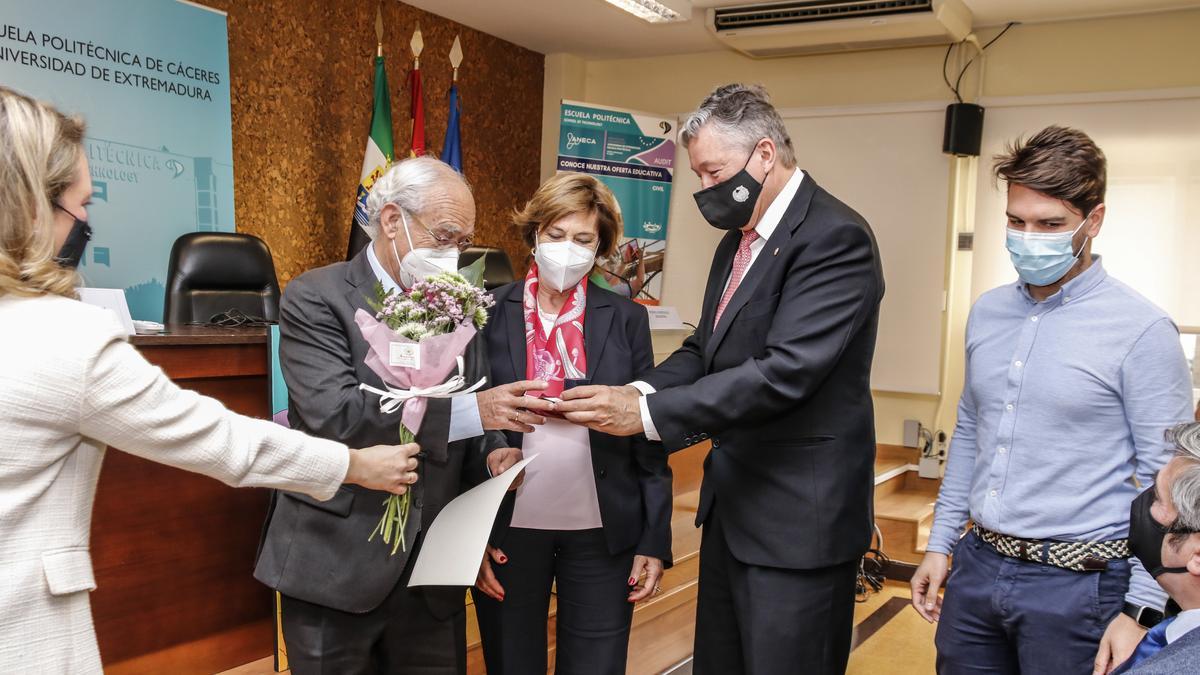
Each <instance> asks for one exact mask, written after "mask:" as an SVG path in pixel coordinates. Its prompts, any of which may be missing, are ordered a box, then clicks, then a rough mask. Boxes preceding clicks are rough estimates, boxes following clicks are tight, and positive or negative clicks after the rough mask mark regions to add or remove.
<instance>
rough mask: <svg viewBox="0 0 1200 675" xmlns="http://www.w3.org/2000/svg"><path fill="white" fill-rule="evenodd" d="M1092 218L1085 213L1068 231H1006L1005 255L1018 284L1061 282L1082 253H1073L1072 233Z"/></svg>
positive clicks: (1080, 248)
mask: <svg viewBox="0 0 1200 675" xmlns="http://www.w3.org/2000/svg"><path fill="white" fill-rule="evenodd" d="M1091 217H1092V212H1088V214H1087V215H1086V216H1084V217H1083V222H1081V223H1079V227H1076V228H1075V229H1074V230H1072V231H1070V232H1025V231H1022V230H1014V229H1012V228H1011V227H1010V228H1008V254H1009V257H1010V258H1012V264H1013V267H1015V268H1017V275H1018V276H1020V277H1021V281H1024V282H1025V283H1027V284H1029V285H1030V286H1049V285H1050V284H1053V283H1054V282H1056V281H1058V280H1059V279H1062V278H1063V277H1064V276H1066V274H1067V272H1068V271H1070V269H1071V267H1073V266H1074V265H1075V261H1076V260H1078V259H1079V256H1080V255H1081V254H1082V253H1083V248H1084V246H1086V245H1087V242H1086V241H1085V242H1084V246H1080V247H1079V250H1078V251H1076V250H1074V246H1073V245H1072V242H1073V241H1074V239H1075V233H1076V232H1078V231H1079V229H1080V228H1081V227H1083V226H1084V224H1085V223H1087V221H1088V219H1089V218H1091Z"/></svg>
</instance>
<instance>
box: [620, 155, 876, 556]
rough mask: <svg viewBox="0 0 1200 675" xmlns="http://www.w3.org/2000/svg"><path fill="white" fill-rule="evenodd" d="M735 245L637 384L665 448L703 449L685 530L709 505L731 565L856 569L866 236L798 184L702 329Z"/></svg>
mask: <svg viewBox="0 0 1200 675" xmlns="http://www.w3.org/2000/svg"><path fill="white" fill-rule="evenodd" d="M740 239H741V233H740V232H738V231H733V232H730V233H729V234H727V235H726V236H725V238H724V239H722V240H721V243H720V245H718V247H717V251H716V254H715V255H714V256H713V262H712V269H711V271H710V272H709V276H708V285H707V288H706V291H705V296H704V307H703V312H702V314H701V318H700V328H699V330H697V331H696V333H695V334H693V335H692V336H691V337H689V338H688V339H687V340H686V341H685V342H684V343H683V346H682V347H680V348H679V349H678V350H677V351H676V352H675V353H674V354H672V355H671V356H670V357H669V358H668V359H667V360H666V361H664V362H663V363H662V365H660V366H659V367H658V368H655V369H654V370H653V371H652V372H650V373H648V374H647V375H646V376H645V377H644V378H643V379H644V380H645V381H646V382H648V383H649V384H650V385H652V386H654V387H655V388H656V389H657V390H658V391H657V393H654V394H651V395H650V396H649V397H648V398H647V405H648V406H649V409H650V417H651V419H652V420H653V422H654V426H655V427H656V428H657V430H658V432H659V434H660V435H661V436H662V439H663V442H664V444H665V445H666V447H667V449H668V450H669V451H676V450H680V449H682V448H686V447H688V446H691V445H694V444H696V443H699V442H701V441H704V440H711V441H712V446H713V449H712V451H711V452H710V453H709V455H708V457H707V458H706V460H705V464H704V467H705V471H704V483H703V486H702V488H701V493H700V507H699V511H698V513H697V518H696V523H697V525H699V524H702V523H703V522H704V521H705V520H706V519H707V518H708V515H709V513H710V511H711V510H712V508H713V505H714V502H715V503H716V504H717V505H718V508H720V513H721V519H722V522H724V524H725V528H724V529H725V531H726V533H727V540H728V545H729V548H730V551H731V552H732V553H733V555H734V556H735V557H737V559H738V560H740V561H742V562H744V563H747V564H752V565H764V566H770V567H781V568H789V569H813V568H819V567H827V566H830V565H834V564H837V563H842V562H846V561H849V560H853V559H856V558H858V557H859V556H861V555H862V554H863V553H864V552H865V550H866V548H867V546H868V544H869V542H870V538H871V531H872V529H871V528H872V520H873V515H872V510H873V509H872V493H873V490H874V468H873V467H874V461H875V421H874V413H873V410H872V404H871V391H870V374H871V358H872V355H873V353H874V350H875V333H876V329H877V325H878V319H879V302H880V300H881V299H882V297H883V285H884V284H883V271H882V267H881V265H880V262H879V252H878V249H877V248H876V245H875V238H874V235H873V234H872V232H871V228H870V227H869V226H868V225H867V223H866V221H865V220H863V218H862V216H860V215H859V214H857V213H855V212H854V211H853V210H852V209H851V208H850V207H848V206H846V205H845V204H843V203H842V202H840V201H838V200H837V199H836V198H834V197H833V196H832V195H830V194H829V193H828V192H826V191H825V190H823V189H821V187H820V186H818V185H817V183H816V181H815V180H813V178H812V176H808V175H806V176H805V177H804V180H803V182H802V183H801V185H800V188H799V190H798V191H797V193H796V195H795V197H794V198H793V199H792V202H791V204H790V205H789V206H788V207H787V212H786V213H785V214H784V216H783V218H782V220H781V221H780V223H779V226H778V227H777V228H776V229H775V232H774V233H773V234H772V236H771V238H770V239H769V240H768V241H767V242H766V246H765V248H764V249H763V250H762V252H761V253H760V254H759V256H758V258H757V259H756V260H755V261H754V264H753V265H752V266H751V267H750V270H749V271H748V272H747V273H746V277H745V279H743V281H742V283H741V285H740V286H739V287H738V289H737V292H735V293H734V295H733V297H732V299H731V300H730V302H729V305H728V306H727V307H726V309H725V313H724V315H723V316H722V317H721V323H720V325H718V326H717V327H716V330H715V331H714V330H713V317H714V316H715V314H716V308H717V303H718V301H719V299H720V296H721V294H722V293H723V291H724V288H725V284H726V280H727V279H728V278H729V275H730V271H731V270H732V265H733V257H734V253H735V252H736V251H737V247H738V243H739V241H740Z"/></svg>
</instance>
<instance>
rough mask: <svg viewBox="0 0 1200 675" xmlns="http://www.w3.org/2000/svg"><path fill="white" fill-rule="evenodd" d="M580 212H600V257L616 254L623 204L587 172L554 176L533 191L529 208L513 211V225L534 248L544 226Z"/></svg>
mask: <svg viewBox="0 0 1200 675" xmlns="http://www.w3.org/2000/svg"><path fill="white" fill-rule="evenodd" d="M576 213H588V214H591V213H595V214H596V228H597V229H598V230H599V235H600V247H599V248H598V249H596V257H598V258H602V257H604V256H606V255H610V254H612V252H613V251H615V250H616V248H617V239H619V238H620V237H621V232H622V225H621V207H620V206H619V205H618V204H617V198H616V197H614V196H613V193H612V190H609V189H608V186H607V185H605V184H604V183H601V182H600V180H599V179H597V178H596V177H595V176H589V175H587V174H584V173H559V174H555V175H553V176H551V177H550V179H549V180H547V181H546V182H545V183H542V185H541V187H539V188H538V189H537V192H534V193H533V197H532V198H530V200H529V202H527V203H526V204H525V208H523V209H521V210H519V211H516V212H514V213H513V225H516V226H517V229H519V230H520V231H521V239H522V240H523V241H524V242H525V244H526V245H528V246H529V247H530V248H533V246H534V245H535V244H536V243H537V236H538V233H539V232H541V231H542V229H543V228H545V227H546V226H548V225H550V224H551V223H554V222H557V221H559V220H562V219H563V218H566V217H567V216H570V215H572V214H576Z"/></svg>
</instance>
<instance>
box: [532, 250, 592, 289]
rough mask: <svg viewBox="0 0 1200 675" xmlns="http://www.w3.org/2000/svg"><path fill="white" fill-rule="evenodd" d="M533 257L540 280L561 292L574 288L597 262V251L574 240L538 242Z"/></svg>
mask: <svg viewBox="0 0 1200 675" xmlns="http://www.w3.org/2000/svg"><path fill="white" fill-rule="evenodd" d="M533 258H534V260H536V261H537V266H538V281H539V282H541V283H543V284H546V285H547V286H549V287H550V288H553V289H554V290H556V291H558V292H559V293H562V292H563V291H565V290H567V289H568V288H574V287H575V286H576V285H577V284H578V283H579V282H580V281H582V280H583V278H584V277H585V276H587V274H588V272H590V271H591V270H592V267H593V266H595V264H596V252H595V251H593V250H592V249H590V248H584V247H583V246H580V245H579V244H576V243H575V242H573V241H548V242H544V243H543V242H538V245H537V249H536V250H535V251H534V252H533Z"/></svg>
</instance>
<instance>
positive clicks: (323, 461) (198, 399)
mask: <svg viewBox="0 0 1200 675" xmlns="http://www.w3.org/2000/svg"><path fill="white" fill-rule="evenodd" d="M100 332H101V333H103V334H104V335H105V336H106V337H105V339H103V340H101V341H99V344H98V345H97V344H96V343H93V345H95V346H94V347H93V349H95V353H94V354H89V355H88V357H89V358H88V363H87V366H86V372H85V375H84V381H83V382H82V383H81V385H82V391H83V393H82V396H81V397H80V401H79V406H80V407H79V420H80V421H79V432H80V433H81V434H83V435H84V436H87V437H89V438H94V439H96V440H98V441H101V442H103V443H105V444H108V445H112V446H114V447H116V448H119V449H121V450H123V451H125V452H128V453H131V454H134V455H137V456H139V457H144V458H146V459H149V460H152V461H155V462H160V463H162V464H167V465H170V466H174V467H177V468H180V469H185V470H187V471H194V472H196V473H200V474H204V475H206V476H211V477H213V478H216V479H217V480H220V481H221V482H223V483H227V484H229V485H232V486H235V487H244V486H257V487H271V488H281V489H285V490H292V491H296V492H303V493H306V494H309V495H312V496H313V497H315V498H317V499H320V500H325V499H329V498H330V497H332V496H333V495H334V493H335V492H336V491H337V488H338V486H339V485H341V483H342V481H343V480H344V479H345V477H346V471H347V469H348V468H349V462H350V455H349V452H348V450H347V448H346V446H345V445H342V444H341V443H335V442H333V441H327V440H321V439H317V438H312V437H310V436H306V435H305V434H302V433H300V432H298V431H292V430H289V429H286V428H284V427H282V426H279V425H278V424H275V423H273V422H269V421H267V420H258V419H252V418H249V417H244V416H242V415H238V414H236V413H233V412H231V411H229V410H228V409H226V408H225V406H223V405H222V404H221V403H220V402H218V401H216V400H215V399H212V398H208V397H206V396H201V395H199V394H197V393H195V392H192V391H187V390H184V389H180V388H179V387H178V386H177V385H176V384H175V383H174V382H172V381H171V380H170V379H169V378H167V376H166V375H164V374H163V372H162V370H161V369H159V368H158V367H156V366H153V365H151V364H150V363H149V362H147V361H146V360H145V359H144V358H143V357H142V355H141V354H139V353H138V352H137V350H136V349H134V348H133V346H132V345H130V344H129V343H128V342H126V341H125V338H124V336H123V335H122V331H121V330H120V328H119V327H117V326H116V324H115V322H113V325H112V327H111V330H108V331H100Z"/></svg>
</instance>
